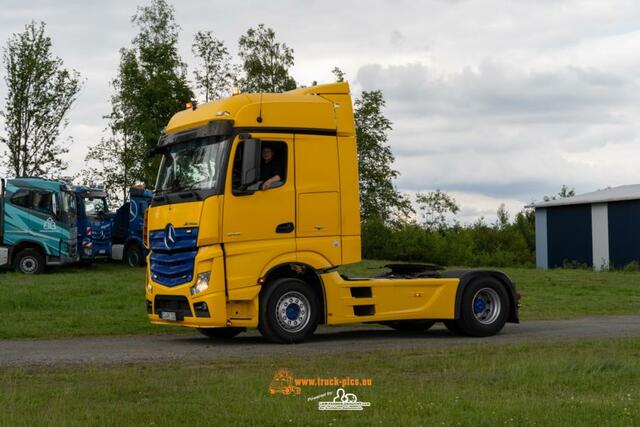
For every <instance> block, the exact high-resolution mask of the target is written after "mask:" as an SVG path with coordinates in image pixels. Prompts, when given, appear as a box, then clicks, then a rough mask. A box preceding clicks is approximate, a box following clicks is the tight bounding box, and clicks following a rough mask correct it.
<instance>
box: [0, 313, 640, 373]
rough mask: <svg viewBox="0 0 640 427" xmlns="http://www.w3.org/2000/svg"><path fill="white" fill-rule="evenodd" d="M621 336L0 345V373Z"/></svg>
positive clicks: (539, 327) (323, 336)
mask: <svg viewBox="0 0 640 427" xmlns="http://www.w3.org/2000/svg"><path fill="white" fill-rule="evenodd" d="M624 336H631V337H640V316H602V317H585V318H582V319H575V320H538V321H527V322H523V323H521V324H519V325H514V324H507V326H506V327H505V329H504V330H503V331H502V332H501V333H500V334H499V335H497V336H494V337H488V338H468V337H458V336H454V335H452V334H450V333H449V332H448V331H447V330H446V329H445V328H444V327H443V326H441V325H439V324H438V325H436V326H434V327H433V328H432V329H431V330H429V331H427V332H425V333H421V334H414V333H411V334H406V333H399V332H396V331H394V330H391V329H388V328H385V327H380V326H353V327H320V328H319V329H318V330H317V331H316V334H315V336H314V337H313V338H312V339H310V340H309V341H307V342H305V343H302V344H296V345H277V344H270V343H268V342H266V341H264V340H263V339H262V338H261V337H260V335H259V334H258V333H257V332H249V333H245V334H241V335H239V336H238V337H236V338H235V339H234V340H232V341H229V342H213V341H210V340H209V339H207V338H205V337H203V336H201V335H200V334H177V335H131V336H116V337H97V338H96V337H90V338H70V339H52V340H24V339H23V340H0V367H20V366H57V365H77V364H87V363H90V364H119V363H136V362H154V361H155V362H164V361H172V360H210V359H220V358H239V357H240V358H249V357H253V356H264V355H280V354H281V355H286V356H295V355H302V356H305V355H310V354H314V355H315V354H338V353H339V354H344V353H348V352H363V351H371V350H383V349H429V348H444V347H451V346H460V345H477V344H484V343H486V344H496V345H503V344H512V343H522V342H552V341H568V340H571V341H573V340H587V339H594V338H608V337H624Z"/></svg>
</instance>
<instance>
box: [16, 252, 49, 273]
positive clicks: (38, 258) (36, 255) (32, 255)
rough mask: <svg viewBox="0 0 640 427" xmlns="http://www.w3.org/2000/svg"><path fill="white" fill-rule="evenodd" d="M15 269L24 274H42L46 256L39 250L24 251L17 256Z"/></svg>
mask: <svg viewBox="0 0 640 427" xmlns="http://www.w3.org/2000/svg"><path fill="white" fill-rule="evenodd" d="M15 267H16V270H17V271H20V272H22V273H24V274H40V273H42V272H43V271H44V267H45V260H44V256H42V253H40V251H38V250H37V249H31V248H29V249H23V250H21V251H20V252H18V255H16V260H15Z"/></svg>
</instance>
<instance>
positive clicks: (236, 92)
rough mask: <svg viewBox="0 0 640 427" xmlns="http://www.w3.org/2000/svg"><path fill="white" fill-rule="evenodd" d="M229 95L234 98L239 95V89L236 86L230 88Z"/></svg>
mask: <svg viewBox="0 0 640 427" xmlns="http://www.w3.org/2000/svg"><path fill="white" fill-rule="evenodd" d="M231 95H232V96H236V95H240V88H239V87H238V86H234V87H232V88H231Z"/></svg>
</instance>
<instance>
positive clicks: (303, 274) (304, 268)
mask: <svg viewBox="0 0 640 427" xmlns="http://www.w3.org/2000/svg"><path fill="white" fill-rule="evenodd" d="M282 278H292V279H299V280H302V281H303V282H305V283H306V284H308V285H309V286H310V287H311V289H312V290H313V291H314V293H315V294H316V295H317V296H318V304H319V306H320V316H319V322H318V323H319V324H324V323H326V309H325V307H326V296H325V292H324V283H323V282H322V278H321V277H320V275H319V274H318V272H317V271H316V269H315V268H313V267H311V266H310V265H308V264H305V263H301V262H285V263H282V264H278V265H276V266H273V267H271V268H270V269H269V270H268V271H267V272H266V273H265V274H264V275H262V276H261V277H260V282H261V283H262V286H261V287H260V295H262V294H263V293H264V292H266V291H267V290H268V289H269V288H270V286H271V285H272V284H273V283H274V282H275V281H276V280H278V279H282Z"/></svg>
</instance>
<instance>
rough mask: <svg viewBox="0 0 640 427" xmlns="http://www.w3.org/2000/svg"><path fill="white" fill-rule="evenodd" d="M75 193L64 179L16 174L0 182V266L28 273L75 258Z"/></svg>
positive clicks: (76, 238) (38, 271) (76, 240)
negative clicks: (19, 176)
mask: <svg viewBox="0 0 640 427" xmlns="http://www.w3.org/2000/svg"><path fill="white" fill-rule="evenodd" d="M76 215H77V206H76V195H75V193H74V190H73V188H72V187H70V186H69V185H67V184H66V183H65V182H62V181H57V180H49V179H43V178H16V179H9V180H6V181H5V180H2V181H1V183H0V266H6V267H12V268H15V269H16V270H18V271H21V272H23V273H27V274H37V273H41V272H43V271H44V269H45V267H46V266H47V265H64V264H71V263H74V262H77V261H78V247H77V245H78V234H77V216H76Z"/></svg>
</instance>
